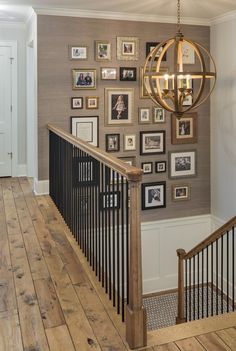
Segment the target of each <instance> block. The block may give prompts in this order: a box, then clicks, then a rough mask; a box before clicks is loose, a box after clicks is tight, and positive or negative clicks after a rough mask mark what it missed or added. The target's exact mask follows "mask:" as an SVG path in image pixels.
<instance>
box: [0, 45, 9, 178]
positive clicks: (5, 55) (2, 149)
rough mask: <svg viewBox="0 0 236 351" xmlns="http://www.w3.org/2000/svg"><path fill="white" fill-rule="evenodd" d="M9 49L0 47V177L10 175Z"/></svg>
mask: <svg viewBox="0 0 236 351" xmlns="http://www.w3.org/2000/svg"><path fill="white" fill-rule="evenodd" d="M11 81H12V77H11V47H0V177H7V176H11V175H12V140H11V135H12V133H11V128H12V120H11V119H12V112H11V104H12V102H11V91H12V89H11Z"/></svg>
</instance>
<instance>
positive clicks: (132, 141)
mask: <svg viewBox="0 0 236 351" xmlns="http://www.w3.org/2000/svg"><path fill="white" fill-rule="evenodd" d="M135 150H136V135H135V134H128V135H124V151H135Z"/></svg>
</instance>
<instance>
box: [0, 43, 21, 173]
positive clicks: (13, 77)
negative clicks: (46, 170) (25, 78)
mask: <svg viewBox="0 0 236 351" xmlns="http://www.w3.org/2000/svg"><path fill="white" fill-rule="evenodd" d="M0 46H3V47H6V46H9V47H10V48H11V57H12V58H13V60H12V65H11V67H12V70H11V88H12V98H11V100H12V102H11V104H12V126H11V142H12V172H11V173H12V174H11V176H12V177H17V176H18V103H17V81H18V68H17V67H18V66H17V41H4V40H1V41H0Z"/></svg>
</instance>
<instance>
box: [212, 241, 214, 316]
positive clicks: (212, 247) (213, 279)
mask: <svg viewBox="0 0 236 351" xmlns="http://www.w3.org/2000/svg"><path fill="white" fill-rule="evenodd" d="M213 272H214V250H213V243H211V315H212V316H213V314H214V282H213V280H214V277H213Z"/></svg>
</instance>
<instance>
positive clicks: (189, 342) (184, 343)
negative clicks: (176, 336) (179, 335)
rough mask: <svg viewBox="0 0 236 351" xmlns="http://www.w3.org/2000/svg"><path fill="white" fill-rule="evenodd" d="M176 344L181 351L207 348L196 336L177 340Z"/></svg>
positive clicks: (201, 350)
mask: <svg viewBox="0 0 236 351" xmlns="http://www.w3.org/2000/svg"><path fill="white" fill-rule="evenodd" d="M175 344H176V345H177V346H178V348H179V349H180V350H181V351H195V350H198V351H205V348H204V347H203V346H202V345H201V344H200V343H199V342H198V340H197V339H196V338H189V339H184V340H180V341H176V342H175Z"/></svg>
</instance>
